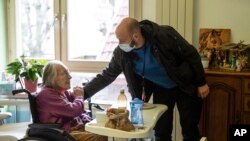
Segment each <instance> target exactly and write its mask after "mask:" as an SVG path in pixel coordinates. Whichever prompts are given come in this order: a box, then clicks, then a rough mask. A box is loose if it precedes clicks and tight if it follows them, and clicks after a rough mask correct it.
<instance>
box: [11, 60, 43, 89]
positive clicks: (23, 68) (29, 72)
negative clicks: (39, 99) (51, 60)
mask: <svg viewBox="0 0 250 141" xmlns="http://www.w3.org/2000/svg"><path fill="white" fill-rule="evenodd" d="M46 62H47V61H45V60H35V59H25V57H24V56H21V57H20V58H16V59H15V60H14V61H13V62H11V63H9V64H8V65H7V68H6V72H7V73H8V74H11V75H14V77H15V81H16V82H18V81H19V82H20V83H21V85H22V84H23V81H24V86H25V88H26V89H27V90H29V91H30V92H35V91H36V88H37V82H38V77H42V74H43V68H44V65H45V63H46Z"/></svg>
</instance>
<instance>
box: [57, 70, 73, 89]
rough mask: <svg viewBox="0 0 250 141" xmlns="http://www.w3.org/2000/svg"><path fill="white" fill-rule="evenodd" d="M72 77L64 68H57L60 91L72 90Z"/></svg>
mask: <svg viewBox="0 0 250 141" xmlns="http://www.w3.org/2000/svg"><path fill="white" fill-rule="evenodd" d="M71 78H72V77H71V75H70V74H69V71H68V70H67V69H66V68H64V67H63V66H58V67H57V77H56V84H57V86H58V87H60V89H63V90H67V89H69V88H70V79H71Z"/></svg>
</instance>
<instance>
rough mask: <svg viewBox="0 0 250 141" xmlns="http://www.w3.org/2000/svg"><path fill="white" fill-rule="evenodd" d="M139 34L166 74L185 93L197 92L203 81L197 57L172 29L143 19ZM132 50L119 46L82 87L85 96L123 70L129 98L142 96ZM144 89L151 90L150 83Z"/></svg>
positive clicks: (104, 84)
mask: <svg viewBox="0 0 250 141" xmlns="http://www.w3.org/2000/svg"><path fill="white" fill-rule="evenodd" d="M140 25H141V33H142V35H143V36H144V37H145V39H146V40H147V41H148V42H151V43H152V44H153V48H152V53H153V54H154V56H155V57H156V58H157V60H158V61H159V62H160V64H162V65H163V66H164V68H165V69H166V71H167V73H168V74H169V77H170V78H171V79H172V80H173V81H174V82H175V83H176V84H177V86H178V87H179V88H180V89H181V90H182V91H183V92H185V93H187V94H196V92H197V87H198V86H202V85H204V84H206V80H205V75H204V69H203V67H202V63H201V59H200V56H199V54H198V52H197V50H196V48H195V47H194V46H192V45H191V44H189V43H188V42H187V41H186V40H185V39H184V38H183V37H182V36H181V35H180V34H179V33H178V32H177V31H176V30H175V29H174V28H172V27H171V26H166V25H162V26H160V25H158V24H156V23H154V22H151V21H148V20H144V21H141V22H140ZM133 59H136V56H135V54H134V53H133V52H129V53H126V52H124V51H122V50H121V49H120V48H119V47H118V46H117V47H116V49H115V50H114V52H113V56H112V59H111V61H110V63H109V65H108V66H107V68H105V69H104V70H103V71H102V73H101V74H98V75H97V76H96V77H95V78H94V79H93V80H92V81H90V82H89V83H88V84H87V85H86V86H85V88H84V98H85V99H86V98H88V97H91V96H92V95H94V94H95V93H96V92H98V91H99V90H101V89H103V88H104V87H106V86H107V85H109V84H110V83H112V82H113V81H114V80H115V79H116V77H117V76H118V75H119V74H120V73H122V72H123V73H124V75H125V78H126V81H127V84H128V88H129V92H130V93H131V95H132V97H135V96H136V97H138V98H141V93H142V78H141V77H140V76H138V75H137V74H136V73H135V72H134V71H133V61H132V60H133ZM145 85H146V87H145V88H146V89H147V90H146V92H147V93H151V90H150V83H147V84H145Z"/></svg>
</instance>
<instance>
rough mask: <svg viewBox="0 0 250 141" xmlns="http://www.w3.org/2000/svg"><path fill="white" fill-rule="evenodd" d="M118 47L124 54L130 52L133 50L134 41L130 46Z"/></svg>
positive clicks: (120, 45)
mask: <svg viewBox="0 0 250 141" xmlns="http://www.w3.org/2000/svg"><path fill="white" fill-rule="evenodd" d="M119 47H120V49H121V50H123V51H124V52H130V51H132V50H133V49H134V48H135V43H134V40H132V41H131V43H130V44H119Z"/></svg>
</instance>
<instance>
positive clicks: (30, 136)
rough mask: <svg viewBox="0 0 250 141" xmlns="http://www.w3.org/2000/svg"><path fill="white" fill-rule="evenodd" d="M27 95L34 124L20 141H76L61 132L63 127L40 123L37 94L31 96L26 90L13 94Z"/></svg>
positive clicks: (14, 91)
mask: <svg viewBox="0 0 250 141" xmlns="http://www.w3.org/2000/svg"><path fill="white" fill-rule="evenodd" d="M18 93H26V94H28V99H29V104H30V112H31V116H32V123H31V124H29V126H28V129H27V131H26V134H27V135H26V136H27V137H25V138H23V139H20V140H19V141H28V140H33V141H51V140H60V141H76V140H75V139H74V138H73V137H72V136H71V135H70V134H68V133H67V132H65V131H63V130H61V129H60V128H61V125H59V124H43V123H40V122H39V118H38V112H37V105H36V94H31V93H30V92H29V91H28V90H26V89H18V90H13V91H12V94H13V95H15V94H18Z"/></svg>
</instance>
